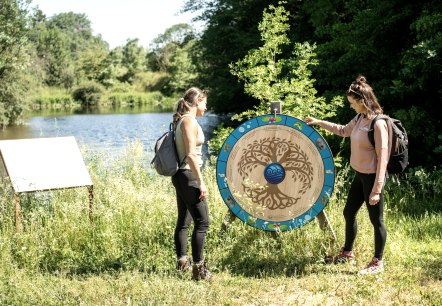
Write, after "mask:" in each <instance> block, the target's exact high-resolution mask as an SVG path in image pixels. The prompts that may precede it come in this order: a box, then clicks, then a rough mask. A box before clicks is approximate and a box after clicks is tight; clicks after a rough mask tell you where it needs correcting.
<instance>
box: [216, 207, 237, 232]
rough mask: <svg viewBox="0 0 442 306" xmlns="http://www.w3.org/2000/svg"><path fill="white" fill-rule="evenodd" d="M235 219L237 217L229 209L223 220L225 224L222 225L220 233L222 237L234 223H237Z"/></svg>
mask: <svg viewBox="0 0 442 306" xmlns="http://www.w3.org/2000/svg"><path fill="white" fill-rule="evenodd" d="M235 219H236V215H235V214H234V213H233V212H232V211H231V210H230V209H229V210H228V211H227V213H226V215H225V216H224V218H223V223H222V224H221V229H220V231H219V233H220V235H223V234H225V233H226V232H227V229H228V227H229V226H230V224H232V223H233V221H235Z"/></svg>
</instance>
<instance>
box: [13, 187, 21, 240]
mask: <svg viewBox="0 0 442 306" xmlns="http://www.w3.org/2000/svg"><path fill="white" fill-rule="evenodd" d="M14 201H15V231H16V232H17V233H20V232H21V231H22V226H21V217H20V215H21V207H20V195H19V194H18V193H14Z"/></svg>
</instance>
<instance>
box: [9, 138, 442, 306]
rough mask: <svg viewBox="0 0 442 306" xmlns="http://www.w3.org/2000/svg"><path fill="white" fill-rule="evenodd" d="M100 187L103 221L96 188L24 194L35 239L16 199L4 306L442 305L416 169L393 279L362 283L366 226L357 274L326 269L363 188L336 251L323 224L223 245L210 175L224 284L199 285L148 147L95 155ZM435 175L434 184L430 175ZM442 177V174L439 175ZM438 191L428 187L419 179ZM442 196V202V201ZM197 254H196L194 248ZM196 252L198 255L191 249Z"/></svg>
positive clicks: (236, 237)
mask: <svg viewBox="0 0 442 306" xmlns="http://www.w3.org/2000/svg"><path fill="white" fill-rule="evenodd" d="M84 154H85V157H86V164H87V166H88V168H89V171H90V174H91V177H92V180H93V182H94V203H93V204H94V205H93V222H92V223H91V222H90V220H89V215H88V193H87V190H86V188H75V189H67V190H58V191H51V192H46V193H35V194H26V195H21V203H22V213H23V215H22V222H23V232H22V233H20V234H16V233H15V225H14V210H13V207H14V205H13V200H12V197H11V195H10V194H9V193H7V192H4V193H3V196H2V197H1V203H0V229H1V232H0V263H1V267H2V269H0V303H1V304H8V305H22V304H26V305H42V304H44V305H60V304H63V305H103V304H105V305H121V304H127V305H159V304H167V305H169V304H170V305H172V304H176V303H177V302H178V301H179V303H180V304H183V305H194V304H200V305H220V304H221V305H223V304H225V305H244V304H247V305H256V304H262V305H324V304H330V305H339V304H345V305H360V304H387V305H439V304H441V302H442V294H441V290H440V289H441V288H442V272H441V271H442V243H441V242H442V233H441V228H442V209H441V206H440V202H439V201H437V199H438V198H439V197H440V191H441V190H440V189H436V188H435V187H434V186H440V185H437V182H439V181H440V179H441V176H439V175H438V174H433V173H435V172H437V171H435V172H432V174H429V173H426V172H425V171H424V170H423V169H411V170H409V172H407V173H406V174H405V175H404V177H403V178H401V179H400V180H396V179H391V180H390V182H389V184H388V186H387V192H386V194H387V201H386V203H387V204H386V212H385V219H386V223H387V229H388V238H387V246H386V252H385V261H386V269H385V272H384V273H383V274H380V275H376V276H368V277H360V276H358V275H357V274H356V273H355V272H356V271H357V270H358V269H360V268H362V267H363V266H364V265H366V263H367V262H368V261H369V260H370V258H371V256H372V253H373V244H374V243H373V232H372V226H371V224H370V221H369V218H368V214H367V212H366V209H365V208H363V209H362V210H361V211H360V213H359V215H358V222H359V233H358V237H357V240H356V243H355V250H354V251H355V253H356V256H357V265H356V266H354V267H353V266H347V265H342V266H335V265H325V264H324V262H323V258H324V255H326V254H327V253H329V252H331V253H333V252H336V251H337V250H338V249H339V247H340V246H341V243H342V242H343V240H344V237H343V234H344V220H343V217H342V209H343V205H344V203H345V195H346V188H348V182H349V180H351V175H352V174H351V172H350V171H348V168H344V169H343V170H341V171H340V172H339V174H338V176H337V178H336V186H335V191H334V195H333V197H332V199H331V200H330V203H329V205H328V207H327V208H326V212H327V215H328V217H329V219H330V221H331V223H332V225H333V228H334V230H335V231H336V234H337V236H338V242H337V243H336V244H335V245H331V244H330V241H329V240H328V239H327V238H328V235H327V234H326V233H323V232H322V231H321V230H320V229H319V226H318V225H317V223H316V222H310V223H309V224H307V225H305V226H303V227H302V228H299V229H297V230H294V231H290V232H285V233H282V234H281V235H279V236H278V237H277V239H274V238H272V237H271V236H270V235H269V234H268V233H265V232H263V231H260V230H258V229H255V228H252V227H250V226H248V225H246V224H244V223H242V222H240V221H235V222H233V223H232V224H231V226H230V227H229V229H228V230H227V232H225V233H224V234H223V235H220V232H219V230H220V227H221V223H222V220H223V218H224V216H225V215H226V213H227V208H226V205H225V204H224V203H223V202H222V199H221V198H220V195H219V192H218V190H217V185H216V180H215V169H214V166H211V165H210V164H208V165H206V167H205V169H204V176H205V179H206V184H207V185H208V188H209V199H208V203H209V210H210V217H211V227H210V230H209V233H208V236H207V241H206V250H205V255H206V259H207V261H208V263H209V267H210V269H211V271H213V272H215V274H216V279H215V281H214V282H212V283H210V284H209V283H204V282H202V283H195V282H192V281H190V275H182V274H180V273H177V272H176V271H175V254H174V247H173V231H174V225H175V219H176V208H175V207H176V204H175V191H174V189H173V186H172V184H171V182H170V178H166V177H160V176H158V175H156V174H155V173H154V172H153V171H152V169H151V168H150V166H149V163H148V162H147V160H149V158H148V156H146V153H145V150H144V148H143V147H142V144H141V143H140V142H136V143H134V144H132V145H130V146H129V147H128V148H127V151H126V152H125V153H124V154H122V155H121V156H120V157H119V158H117V159H112V158H110V157H106V156H103V155H94V154H92V153H88V152H85V153H84ZM422 173H424V174H422ZM438 173H439V174H440V172H438ZM422 175H428V176H427V177H426V178H425V180H426V181H428V180H430V181H432V184H426V185H422V184H420V183H419V181H418V178H417V177H419V176H422ZM435 193H436V194H435ZM189 245H190V244H189ZM189 251H190V250H189Z"/></svg>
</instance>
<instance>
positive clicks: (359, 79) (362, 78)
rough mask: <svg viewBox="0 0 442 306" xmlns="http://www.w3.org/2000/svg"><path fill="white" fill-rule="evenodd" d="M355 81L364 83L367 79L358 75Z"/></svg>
mask: <svg viewBox="0 0 442 306" xmlns="http://www.w3.org/2000/svg"><path fill="white" fill-rule="evenodd" d="M356 83H358V84H359V85H360V84H366V83H367V79H366V78H365V77H364V76H363V75H360V76H358V77H357V78H356Z"/></svg>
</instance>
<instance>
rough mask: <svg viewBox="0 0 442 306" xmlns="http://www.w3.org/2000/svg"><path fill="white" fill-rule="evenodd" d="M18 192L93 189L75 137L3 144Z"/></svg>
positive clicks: (6, 164)
mask: <svg viewBox="0 0 442 306" xmlns="http://www.w3.org/2000/svg"><path fill="white" fill-rule="evenodd" d="M0 153H1V157H2V159H3V163H4V166H5V168H6V171H7V174H4V175H8V176H9V178H10V180H11V183H12V186H13V188H14V191H15V192H28V191H43V190H50V189H60V188H70V187H80V186H92V185H93V184H92V180H91V177H90V175H89V172H88V171H87V168H86V165H85V164H84V160H83V157H82V156H81V153H80V150H79V148H78V145H77V142H76V141H75V138H74V137H73V136H69V137H55V138H36V139H19V140H2V141H0Z"/></svg>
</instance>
